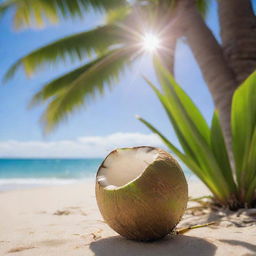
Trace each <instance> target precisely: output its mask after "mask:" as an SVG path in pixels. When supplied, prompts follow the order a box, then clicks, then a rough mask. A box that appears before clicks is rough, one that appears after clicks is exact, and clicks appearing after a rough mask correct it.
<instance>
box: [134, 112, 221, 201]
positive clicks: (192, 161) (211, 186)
mask: <svg viewBox="0 0 256 256" xmlns="http://www.w3.org/2000/svg"><path fill="white" fill-rule="evenodd" d="M136 118H137V119H138V120H139V121H141V122H142V123H143V124H145V125H146V126H147V127H148V128H149V129H150V130H151V131H152V132H153V133H156V134H157V135H158V136H159V137H160V138H161V139H162V141H163V142H164V143H165V144H166V146H167V147H168V148H169V149H170V150H171V151H172V152H173V153H174V154H175V155H176V156H177V157H178V158H179V159H180V160H181V161H182V162H183V163H184V164H185V165H186V166H187V167H188V168H189V169H190V170H192V171H193V172H194V173H195V174H196V175H197V176H198V177H199V178H200V179H201V181H202V182H203V183H204V184H205V185H206V186H207V187H208V188H209V189H210V191H212V193H213V194H214V195H215V196H216V198H218V199H219V200H221V199H222V194H221V193H220V191H219V190H218V188H217V187H216V185H215V184H214V183H213V182H212V180H211V179H209V178H208V177H207V176H206V175H205V173H204V172H203V171H202V169H201V168H200V167H199V166H198V165H197V164H196V162H195V159H193V158H191V157H189V156H188V155H186V154H183V153H182V152H181V151H180V150H179V149H178V148H177V147H175V146H174V145H173V144H172V143H171V142H170V141H169V140H168V139H167V138H166V137H165V136H164V135H163V134H162V133H160V132H159V131H158V130H157V129H156V128H155V127H154V126H153V125H151V124H150V123H149V122H147V121H146V120H145V119H143V118H141V117H139V116H137V117H136Z"/></svg>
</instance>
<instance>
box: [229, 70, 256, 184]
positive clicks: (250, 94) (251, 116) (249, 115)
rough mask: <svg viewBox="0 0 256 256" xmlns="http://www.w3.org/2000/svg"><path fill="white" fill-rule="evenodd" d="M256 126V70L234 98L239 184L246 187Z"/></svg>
mask: <svg viewBox="0 0 256 256" xmlns="http://www.w3.org/2000/svg"><path fill="white" fill-rule="evenodd" d="M255 126H256V72H254V73H253V74H252V75H250V76H249V78H248V79H246V80H245V82H244V83H243V84H242V85H241V86H240V87H239V88H238V89H237V90H236V91H235V93H234V96H233V100H232V115H231V128H232V147H233V154H234V159H235V165H236V174H237V180H238V183H239V186H242V187H244V189H246V188H245V186H246V183H247V181H246V180H245V176H248V175H246V172H248V171H251V170H248V169H247V167H246V165H247V159H248V156H249V153H250V152H249V149H250V144H251V141H252V136H253V132H254V129H255Z"/></svg>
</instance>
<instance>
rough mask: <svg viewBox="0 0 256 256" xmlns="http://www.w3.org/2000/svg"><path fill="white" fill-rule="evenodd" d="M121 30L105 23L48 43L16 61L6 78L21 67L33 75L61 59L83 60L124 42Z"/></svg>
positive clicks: (29, 74)
mask: <svg viewBox="0 0 256 256" xmlns="http://www.w3.org/2000/svg"><path fill="white" fill-rule="evenodd" d="M120 30H121V29H120V28H119V27H117V26H114V25H105V26H101V27H98V28H95V29H93V30H90V31H86V32H82V33H78V34H75V35H71V36H68V37H65V38H63V39H60V40H58V41H55V42H53V43H51V44H48V45H46V46H44V47H42V48H39V49H37V50H35V51H33V52H32V53H30V54H28V55H27V56H24V57H23V58H21V59H20V60H18V61H17V62H16V63H14V64H13V65H12V66H11V67H10V69H9V70H8V71H7V73H6V74H5V78H4V80H8V79H10V78H11V77H12V76H13V75H14V74H15V72H16V71H17V70H18V69H19V68H21V67H23V68H24V70H25V72H26V74H27V75H28V76H31V75H32V74H33V73H34V72H35V71H37V70H38V69H39V68H41V67H42V65H44V64H47V65H49V64H53V63H54V64H55V63H56V62H58V61H60V60H61V61H66V60H71V61H74V60H77V59H79V60H82V59H83V58H85V57H86V56H88V55H89V56H90V55H91V54H92V53H95V52H96V53H103V52H104V51H106V50H107V49H108V48H109V47H110V46H112V45H115V44H120V43H121V42H122V40H123V38H122V33H121V31H120ZM103 38H104V40H103Z"/></svg>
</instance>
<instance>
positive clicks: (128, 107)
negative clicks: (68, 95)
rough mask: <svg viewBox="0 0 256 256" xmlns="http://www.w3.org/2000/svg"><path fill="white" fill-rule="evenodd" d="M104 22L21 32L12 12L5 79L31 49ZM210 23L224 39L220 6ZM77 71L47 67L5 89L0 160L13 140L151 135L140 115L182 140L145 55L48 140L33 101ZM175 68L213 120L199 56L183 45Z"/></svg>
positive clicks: (1, 89) (1, 41) (0, 94)
mask: <svg viewBox="0 0 256 256" xmlns="http://www.w3.org/2000/svg"><path fill="white" fill-rule="evenodd" d="M102 20H103V17H101V16H100V15H96V14H94V13H89V14H88V15H87V17H86V18H85V19H84V20H82V21H81V20H76V21H72V20H69V21H65V22H61V23H60V24H58V25H56V26H51V27H47V28H46V29H40V30H25V31H20V32H17V31H16V32H15V31H14V30H13V29H12V21H11V13H8V14H6V15H5V16H4V17H3V18H2V19H1V20H0V34H1V36H0V56H1V60H0V80H2V77H3V74H4V73H5V71H6V70H7V68H8V67H9V66H10V65H11V64H12V63H13V62H15V61H16V60H17V59H18V58H20V57H22V56H23V55H25V54H27V53H29V52H30V51H31V50H33V49H36V48H37V47H40V46H42V45H44V44H46V43H49V42H52V41H54V40H56V39H58V38H61V37H63V36H66V35H69V34H72V33H75V32H79V31H83V30H87V29H90V28H92V27H94V26H95V25H98V24H100V23H101V22H102ZM207 23H208V24H209V26H210V28H211V29H212V30H213V32H214V33H215V34H216V35H217V36H218V34H219V30H218V21H217V10H216V4H215V3H214V2H212V5H211V8H210V13H209V15H208V18H207ZM72 67H73V66H71V65H69V64H68V63H59V65H58V67H57V68H54V69H53V68H52V67H48V69H46V68H45V69H44V72H41V73H39V74H37V75H36V76H34V77H33V78H32V79H27V78H26V77H25V75H24V73H23V72H22V71H19V72H18V73H17V75H16V76H15V78H14V79H12V80H11V81H10V82H8V83H7V84H5V85H1V86H0V120H1V126H0V156H1V155H2V156H12V150H9V151H8V152H7V151H6V152H5V148H2V150H1V143H2V144H3V143H7V142H8V141H15V142H22V143H23V144H24V143H25V142H31V141H36V142H42V143H50V142H56V141H65V140H68V141H76V140H77V139H78V138H85V137H87V138H89V137H94V138H95V136H98V137H101V138H105V137H106V136H110V135H111V134H115V133H119V134H125V133H129V134H135V133H136V134H150V132H149V131H148V129H147V128H145V127H144V126H143V125H142V124H141V123H140V122H139V121H137V120H136V119H135V118H134V115H135V114H139V115H140V116H142V117H144V118H146V119H147V120H148V121H150V122H152V123H153V124H155V126H156V127H158V128H159V129H160V130H161V131H163V132H164V134H166V135H167V136H168V137H169V138H170V139H171V140H172V141H174V142H176V138H175V135H174V133H173V131H172V129H171V127H170V124H169V122H168V120H167V117H166V115H165V113H164V111H163V109H162V108H161V105H160V104H159V102H158V101H157V98H156V97H155V95H154V94H153V92H152V91H151V89H150V88H149V87H148V86H147V85H146V83H145V82H144V81H143V79H142V77H141V75H146V76H147V77H148V78H149V79H150V80H152V81H156V80H155V75H154V71H153V68H152V66H151V63H150V57H149V56H145V57H144V58H143V59H142V60H140V61H138V62H137V63H136V64H135V65H134V66H133V68H132V69H131V70H127V72H126V73H125V75H124V76H122V77H121V79H120V82H119V83H118V84H116V85H115V86H114V87H113V89H112V91H108V92H107V93H106V94H105V96H104V97H98V98H97V99H96V101H93V102H91V103H90V104H89V106H87V107H86V108H81V109H80V110H79V111H77V112H76V113H74V114H73V116H72V117H71V118H69V120H68V122H65V123H63V124H61V125H60V126H59V127H58V128H57V129H56V130H55V131H54V132H53V133H51V134H50V135H48V136H47V137H45V136H44V135H43V133H42V128H41V126H40V124H39V118H40V115H41V113H42V111H43V109H44V106H40V107H37V108H34V109H32V110H29V109H28V108H27V105H28V102H29V100H30V99H31V97H32V95H33V94H34V93H35V92H36V91H38V90H39V89H40V87H41V86H42V85H43V84H44V83H45V82H47V81H49V80H51V79H52V78H55V77H57V76H58V75H60V74H63V73H65V72H66V71H68V70H70V69H72ZM175 70H176V79H177V80H178V82H179V83H180V84H181V85H182V86H183V88H184V89H185V90H186V92H187V93H188V94H189V95H190V96H191V97H192V99H193V100H194V101H195V102H196V104H197V105H198V106H199V108H200V109H201V110H202V112H203V114H204V115H205V116H206V118H207V119H208V120H210V118H211V115H212V112H213V103H212V99H211V96H210V94H209V92H208V90H207V88H206V86H205V83H204V81H203V78H202V76H201V73H200V70H199V69H198V66H197V64H196V62H195V60H194V58H193V55H192V53H191V51H190V49H189V47H188V46H187V45H186V44H185V43H184V42H180V43H179V45H178V50H177V53H176V66H175ZM145 143H146V141H145ZM13 151H14V149H13ZM28 154H29V153H28ZM16 155H18V153H17V154H16Z"/></svg>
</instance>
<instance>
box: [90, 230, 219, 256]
mask: <svg viewBox="0 0 256 256" xmlns="http://www.w3.org/2000/svg"><path fill="white" fill-rule="evenodd" d="M90 249H91V250H92V251H93V252H94V253H95V255H96V256H120V255H122V256H131V255H132V256H139V255H142V256H143V255H145V256H165V255H166V256H167V255H168V256H184V255H196V256H211V255H214V254H215V251H216V246H215V245H213V244H211V243H210V242H208V241H206V240H204V239H202V238H197V237H190V236H181V235H180V236H167V237H166V238H164V239H162V240H159V241H156V242H151V243H140V242H135V241H130V240H127V239H125V238H122V237H120V236H114V237H109V238H105V239H101V240H98V241H95V242H93V243H91V245H90Z"/></svg>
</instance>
